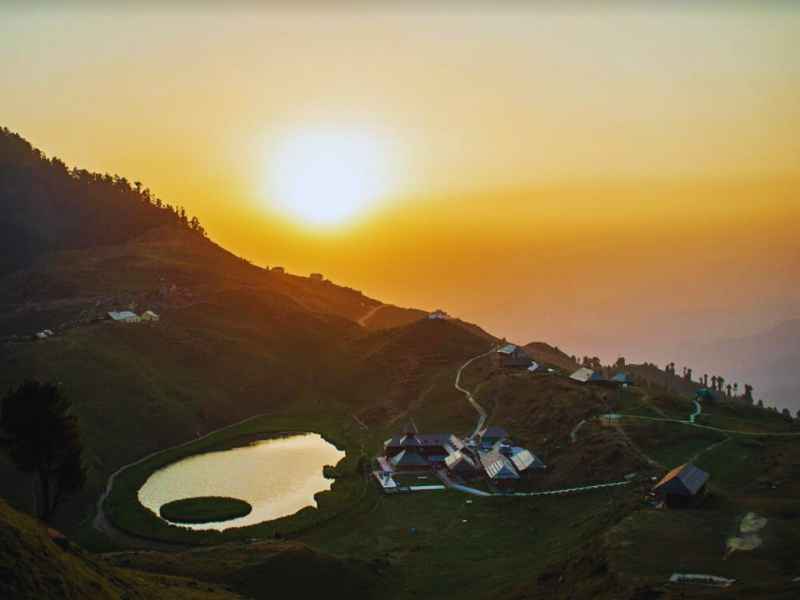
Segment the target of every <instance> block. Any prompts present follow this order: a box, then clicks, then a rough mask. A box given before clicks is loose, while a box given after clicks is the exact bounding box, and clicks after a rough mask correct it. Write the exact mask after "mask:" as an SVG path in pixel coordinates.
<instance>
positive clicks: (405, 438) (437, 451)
mask: <svg viewBox="0 0 800 600" xmlns="http://www.w3.org/2000/svg"><path fill="white" fill-rule="evenodd" d="M463 449H464V442H462V441H461V440H460V439H459V438H458V437H457V436H455V435H453V434H452V433H425V434H423V433H417V432H416V431H415V430H414V428H413V427H412V426H411V425H409V426H407V427H406V432H405V433H404V434H403V435H399V436H397V435H396V436H393V437H391V438H390V439H388V440H386V441H385V442H384V443H383V453H384V455H385V456H387V457H389V458H392V457H394V456H396V455H397V454H400V453H401V452H404V451H407V450H410V451H413V452H416V453H417V454H419V455H420V456H422V457H424V458H425V460H426V461H428V462H430V463H432V464H433V465H437V466H443V465H444V462H445V460H446V459H447V457H448V456H450V455H451V454H453V453H454V452H457V451H459V450H463Z"/></svg>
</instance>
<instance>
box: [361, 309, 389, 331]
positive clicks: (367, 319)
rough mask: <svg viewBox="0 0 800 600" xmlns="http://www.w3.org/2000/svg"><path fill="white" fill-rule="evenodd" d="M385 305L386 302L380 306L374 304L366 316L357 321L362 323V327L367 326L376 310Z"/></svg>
mask: <svg viewBox="0 0 800 600" xmlns="http://www.w3.org/2000/svg"><path fill="white" fill-rule="evenodd" d="M385 307H386V304H378V306H373V307H372V308H370V309H369V310H368V311H367V312H366V313H365V314H364V316H362V317H361V318H360V319H359V320H358V321H356V323H358V324H359V325H361V327H366V326H367V321H369V320H370V319H371V318H372V317H373V315H374V314H375V313H376V312H378V311H379V310H380V309H382V308H385Z"/></svg>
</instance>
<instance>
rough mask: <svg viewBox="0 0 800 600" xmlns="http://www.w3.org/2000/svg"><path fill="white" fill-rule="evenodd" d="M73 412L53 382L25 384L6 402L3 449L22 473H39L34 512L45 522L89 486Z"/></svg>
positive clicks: (0, 423) (0, 427)
mask: <svg viewBox="0 0 800 600" xmlns="http://www.w3.org/2000/svg"><path fill="white" fill-rule="evenodd" d="M71 408H72V403H71V402H70V401H69V399H68V398H67V397H66V396H65V395H64V394H63V393H62V391H61V388H60V387H59V386H57V385H55V384H53V383H40V382H38V381H25V382H24V383H23V384H22V385H20V386H19V387H17V388H16V389H13V390H10V391H9V392H8V393H7V394H6V395H5V397H4V398H3V405H2V413H1V414H0V431H1V432H2V437H1V438H0V439H2V447H3V449H4V450H5V452H6V453H7V454H8V456H9V458H10V459H11V461H12V462H13V463H14V465H15V466H16V467H17V468H18V469H19V470H20V471H22V472H24V473H31V474H33V475H35V479H34V497H35V498H36V499H37V508H36V512H37V513H38V515H39V517H40V518H41V519H42V520H44V521H49V520H50V519H51V518H52V516H53V513H54V512H55V510H56V508H57V507H58V505H59V504H60V503H61V502H62V501H63V500H64V498H65V496H66V495H68V494H70V493H73V492H75V491H77V490H79V489H80V488H82V487H83V485H84V484H85V482H86V471H85V469H84V467H83V462H82V460H81V458H82V455H83V444H82V442H81V435H80V428H79V426H78V418H77V417H75V416H74V415H72V414H70V409H71Z"/></svg>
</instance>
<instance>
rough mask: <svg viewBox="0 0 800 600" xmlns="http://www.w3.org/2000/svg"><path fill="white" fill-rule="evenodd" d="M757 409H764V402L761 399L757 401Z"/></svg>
mask: <svg viewBox="0 0 800 600" xmlns="http://www.w3.org/2000/svg"><path fill="white" fill-rule="evenodd" d="M758 408H764V401H763V400H762V399H761V398H759V399H758Z"/></svg>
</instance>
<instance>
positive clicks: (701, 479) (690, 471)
mask: <svg viewBox="0 0 800 600" xmlns="http://www.w3.org/2000/svg"><path fill="white" fill-rule="evenodd" d="M706 481H708V473H706V472H705V471H703V470H702V469H698V468H697V467H695V466H694V465H693V464H691V463H686V464H685V465H681V466H679V467H675V468H674V469H672V470H671V471H670V472H669V473H667V474H666V475H664V477H663V478H662V479H661V481H659V482H658V483H657V484H656V485H655V486H654V487H653V491H659V492H661V493H664V494H680V495H683V496H686V495H691V496H694V495H695V494H696V493H697V492H698V490H699V489H700V488H701V487H703V486H704V485H705V483H706Z"/></svg>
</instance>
